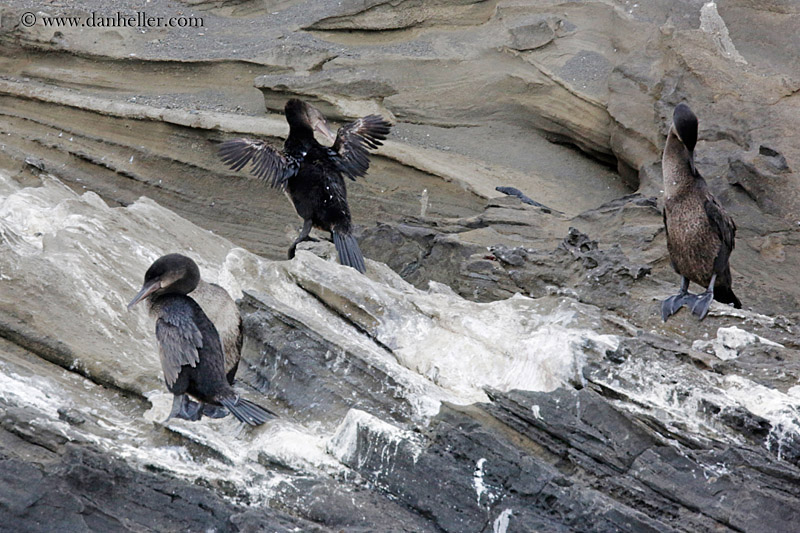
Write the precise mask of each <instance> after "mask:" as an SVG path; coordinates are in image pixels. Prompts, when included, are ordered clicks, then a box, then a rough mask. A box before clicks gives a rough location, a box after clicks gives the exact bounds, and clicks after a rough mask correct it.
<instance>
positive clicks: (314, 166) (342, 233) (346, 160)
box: [219, 98, 391, 273]
mask: <svg viewBox="0 0 800 533" xmlns="http://www.w3.org/2000/svg"><path fill="white" fill-rule="evenodd" d="M284 111H285V114H286V121H287V122H288V123H289V137H288V138H287V139H286V142H285V143H284V145H283V151H278V150H275V149H274V148H272V147H270V146H269V145H267V144H266V143H264V142H263V141H252V140H250V139H234V140H231V141H226V142H224V143H222V145H221V146H220V149H219V154H220V157H221V158H222V160H223V161H225V163H227V164H228V165H230V168H231V169H233V170H241V169H242V168H244V167H245V165H247V164H248V163H250V165H251V172H252V173H253V174H254V175H255V176H257V177H259V178H261V179H262V180H264V181H266V182H267V183H268V184H269V185H270V186H271V187H275V188H279V189H283V190H285V191H286V192H287V193H288V196H289V198H290V199H291V201H292V203H293V204H294V208H295V210H296V211H297V214H298V215H300V217H301V218H302V219H303V229H302V231H301V232H300V236H299V237H298V238H297V239H296V240H295V241H294V242H293V243H292V246H291V247H290V248H289V254H288V255H289V259H291V258H293V257H294V254H295V250H296V248H297V245H298V244H300V243H301V242H303V241H305V240H309V239H310V238H309V233H310V232H311V228H312V227H315V228H318V229H321V230H324V231H329V232H331V235H332V236H333V242H334V244H335V245H336V251H337V253H338V255H339V262H340V263H342V264H343V265H347V266H351V267H353V268H355V269H356V270H358V271H359V272H362V273H363V272H365V270H366V267H365V266H364V257H363V256H362V255H361V250H360V249H359V247H358V242H357V241H356V239H355V237H353V235H352V231H353V226H352V222H351V219H350V207H349V206H348V205H347V189H346V188H345V183H344V177H345V176H346V177H348V178H350V179H352V180H355V179H356V178H357V177H360V176H364V175H365V174H366V173H367V169H368V168H369V150H370V149H373V148H377V147H378V146H380V145H381V144H383V143H382V142H381V141H383V140H385V139H386V135H387V134H388V133H389V129H390V128H391V124H389V123H388V122H386V121H385V120H383V119H382V118H381V117H379V116H378V115H369V116H367V117H364V118H360V119H358V120H355V121H353V122H350V123H349V124H345V125H344V126H342V127H341V128H339V131H338V132H337V134H336V136H335V137H334V136H333V133H332V132H331V131H330V130H329V129H328V126H327V122H326V121H325V117H323V116H322V113H320V112H319V111H318V110H317V109H316V108H314V107H313V106H311V105H309V104H307V103H305V102H303V101H301V100H298V99H296V98H293V99H291V100H289V101H288V102H286V107H285V110H284ZM314 130H317V131H319V132H320V133H322V134H323V135H325V136H326V137H327V138H328V139H330V140H331V141H333V146H332V147H331V148H327V147H325V146H323V145H321V144H319V143H318V142H317V141H316V139H314Z"/></svg>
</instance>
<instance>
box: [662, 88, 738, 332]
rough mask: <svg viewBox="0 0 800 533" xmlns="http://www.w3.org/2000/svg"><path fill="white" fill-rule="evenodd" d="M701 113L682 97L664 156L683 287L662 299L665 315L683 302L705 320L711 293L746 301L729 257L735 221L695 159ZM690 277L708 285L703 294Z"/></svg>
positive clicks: (667, 219)
mask: <svg viewBox="0 0 800 533" xmlns="http://www.w3.org/2000/svg"><path fill="white" fill-rule="evenodd" d="M695 144H697V117H696V116H695V114H694V113H693V112H692V110H691V109H690V108H689V106H688V105H686V104H684V103H681V104H678V106H677V107H675V111H674V112H673V114H672V126H671V127H670V129H669V134H668V135H667V143H666V145H665V146H664V155H663V157H662V160H661V164H662V165H661V166H662V172H663V174H664V195H665V197H666V199H665V201H664V229H665V230H666V233H667V249H668V250H669V258H670V261H671V263H672V267H673V268H674V269H675V271H676V272H677V273H678V274H680V275H681V289H680V292H679V293H678V294H676V295H675V296H670V297H669V298H667V299H666V300H664V302H662V304H661V318H662V319H663V320H664V321H666V320H667V318H669V317H670V316H671V315H672V314H674V313H675V312H677V311H678V309H680V308H681V307H682V306H684V305H687V306H688V307H689V308H690V309H691V310H692V313H693V314H694V315H696V316H698V317H699V318H700V320H702V319H703V318H705V316H706V313H708V308H709V306H710V305H711V299H712V298H713V299H715V300H717V301H718V302H722V303H732V304H733V306H734V307H736V308H737V309H739V308H741V307H742V303H741V302H740V301H739V298H737V297H736V295H735V294H734V293H733V290H732V289H731V268H730V265H729V263H728V260H729V258H730V255H731V251H733V246H734V238H735V236H736V224H735V223H734V222H733V219H732V218H731V217H730V215H728V213H726V212H725V209H723V207H722V206H721V205H720V203H719V202H718V201H717V199H716V198H715V197H714V195H713V194H711V192H710V191H709V190H708V186H707V185H706V181H705V180H704V179H703V177H702V176H701V175H700V173H699V172H698V171H697V168H696V167H695V164H694V147H695ZM689 281H693V282H695V283H697V284H698V285H701V286H703V287H707V288H706V291H705V292H704V293H702V294H697V295H695V294H690V293H689Z"/></svg>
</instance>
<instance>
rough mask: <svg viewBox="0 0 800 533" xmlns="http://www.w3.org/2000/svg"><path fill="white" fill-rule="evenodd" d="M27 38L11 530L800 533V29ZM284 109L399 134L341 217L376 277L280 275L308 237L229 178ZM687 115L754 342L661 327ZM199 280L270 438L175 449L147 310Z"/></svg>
mask: <svg viewBox="0 0 800 533" xmlns="http://www.w3.org/2000/svg"><path fill="white" fill-rule="evenodd" d="M95 4H96V5H95ZM1 9H2V11H0V21H1V22H2V30H1V31H2V33H0V46H2V48H3V52H4V53H3V55H2V57H1V58H0V69H1V71H2V74H3V77H2V79H0V114H1V115H2V121H0V130H1V131H2V134H3V135H2V142H0V246H2V250H3V251H2V255H0V332H2V334H1V335H0V337H2V338H0V368H2V372H0V380H2V384H1V385H2V386H0V404H2V414H0V461H2V463H3V466H2V468H0V516H2V520H0V524H2V526H0V529H7V530H9V531H53V530H54V529H56V528H59V527H60V528H66V529H69V530H71V531H81V530H101V529H102V530H114V531H116V530H133V531H150V530H152V531H165V530H172V531H184V530H192V531H194V530H197V531H199V530H203V531H206V530H215V531H261V530H271V531H272V530H275V531H284V530H285V531H290V530H303V531H328V530H330V531H340V530H346V531H389V530H391V531H398V530H404V531H493V532H511V531H672V530H675V531H705V530H715V531H770V532H772V531H793V530H795V529H796V526H795V523H796V522H797V520H798V518H799V517H798V515H800V492H799V491H800V489H798V487H800V484H798V481H800V469H799V468H798V465H799V464H800V440H798V439H800V427H799V426H798V424H800V422H798V408H799V407H800V389H798V387H797V383H798V381H797V380H798V374H799V373H800V367H799V366H798V362H799V361H800V357H799V355H800V354H799V353H798V347H799V346H800V337H798V334H797V327H798V325H797V320H798V314H797V311H796V309H797V300H798V297H800V289H798V284H797V272H798V266H800V254H799V253H798V242H800V239H798V236H800V231H798V220H797V212H798V207H800V205H798V204H800V197H799V196H798V190H800V188H799V187H798V186H799V185H800V183H798V181H799V180H800V178H798V174H797V168H798V164H799V163H798V161H800V157H798V149H797V146H796V145H795V143H793V142H792V138H793V133H794V132H795V131H797V129H798V124H797V120H798V117H800V113H798V109H797V106H798V99H797V92H798V88H800V72H799V71H797V68H798V67H797V65H796V64H795V62H794V61H793V60H792V59H793V58H794V57H796V56H797V53H798V52H800V41H798V37H797V34H796V32H795V31H793V28H795V27H796V26H797V22H798V16H800V13H798V10H797V8H796V7H794V5H793V4H792V3H791V2H769V3H764V2H750V1H746V0H741V1H731V2H720V3H719V4H713V3H706V4H704V3H702V2H695V1H685V2H684V1H680V2H642V3H640V4H636V3H633V2H621V1H614V2H584V3H560V2H524V1H475V0H470V1H460V2H415V1H410V0H408V1H401V2H386V1H382V0H372V1H369V2H363V1H359V2H348V1H344V2H327V1H326V2H305V1H301V0H297V1H280V2H249V1H245V2H185V3H181V4H177V3H176V4H160V3H159V4H158V5H152V6H151V5H150V4H147V7H146V8H143V9H145V11H146V12H147V14H148V15H152V16H162V15H163V16H165V17H169V16H178V15H180V16H184V17H187V18H202V19H203V26H202V28H199V27H193V28H189V27H184V28H169V29H168V28H143V29H124V28H109V27H103V28H99V27H94V28H87V27H82V28H81V27H66V26H63V27H60V28H59V29H56V28H54V27H52V26H47V25H45V23H44V22H43V20H44V18H45V17H48V16H56V15H70V16H81V17H83V16H89V14H90V13H92V12H95V13H96V14H98V15H99V14H104V15H108V16H112V15H113V14H114V12H115V11H116V10H119V11H122V12H125V11H126V10H130V9H131V8H130V7H129V6H127V5H122V4H121V3H120V5H118V6H117V5H115V4H108V3H100V2H97V3H93V2H86V3H84V5H83V7H82V8H80V9H77V8H67V7H57V6H47V7H42V6H41V5H38V4H35V3H31V2H26V1H24V0H21V1H16V0H14V1H12V2H11V3H10V4H9V5H8V6H6V7H3V8H1ZM25 12H32V13H34V14H35V16H36V17H37V23H36V24H34V25H33V26H31V27H25V26H24V25H23V24H21V23H20V20H21V18H20V17H21V16H22V14H23V13H25ZM254 86H255V87H254ZM292 95H299V96H300V97H302V98H305V99H308V100H310V101H311V102H313V103H314V104H315V105H317V106H318V107H320V109H322V110H323V111H324V112H325V113H326V114H327V115H328V116H331V117H333V118H334V119H337V120H346V119H348V118H350V117H354V116H358V115H362V114H366V113H372V112H379V113H382V114H383V115H385V116H387V117H392V118H393V119H394V120H395V121H396V127H395V130H394V133H393V136H392V138H391V139H390V140H389V141H388V142H387V143H386V146H384V147H383V148H381V150H380V151H379V152H378V155H377V156H376V157H375V158H374V161H373V166H372V167H371V169H370V174H369V176H368V177H367V178H366V179H364V180H361V181H359V182H357V183H354V184H352V186H351V187H350V197H351V205H352V207H353V213H354V219H355V222H356V223H357V224H358V225H359V226H360V228H359V232H360V241H361V244H362V248H363V250H364V252H365V256H367V257H368V259H370V261H368V275H367V276H366V277H364V276H361V275H359V274H358V273H357V272H355V271H354V270H352V269H348V268H344V267H340V266H339V265H337V264H336V262H335V259H333V256H335V254H333V253H332V246H331V245H330V244H329V243H327V242H321V243H315V244H308V245H303V246H301V250H300V251H299V252H298V255H297V257H296V258H295V259H294V260H293V261H282V260H279V259H282V258H283V257H285V255H284V254H285V250H286V248H287V247H288V244H289V243H290V242H291V240H292V239H293V237H294V235H295V232H296V230H297V228H295V226H296V225H297V224H295V221H296V218H295V215H294V214H293V212H292V211H291V207H290V206H289V205H288V203H287V202H286V201H285V200H284V199H283V198H282V197H281V196H280V195H276V194H272V193H270V192H269V191H267V190H265V189H264V188H263V186H262V185H261V184H259V183H257V182H256V181H255V180H250V179H248V178H247V177H245V176H244V175H232V174H231V173H229V172H227V171H225V169H224V167H223V166H222V164H221V163H220V162H219V161H218V160H217V158H216V155H215V149H216V148H215V147H216V143H217V142H219V141H220V140H222V139H224V138H229V137H231V136H233V135H250V136H261V137H265V138H267V139H271V140H273V141H274V142H276V143H279V142H280V138H281V137H282V136H284V135H285V134H286V126H285V123H284V122H283V120H282V118H281V117H280V115H279V114H278V113H277V111H278V110H279V109H280V108H281V107H282V105H283V102H284V101H285V99H286V98H287V97H288V96H292ZM681 100H687V101H689V102H690V103H691V105H692V107H693V109H694V110H695V111H696V112H697V114H698V116H699V117H700V143H699V144H698V148H697V154H698V161H697V162H698V167H699V169H700V170H701V172H702V173H703V174H704V175H705V176H707V178H708V180H709V183H710V185H711V187H712V189H713V190H714V192H715V193H716V194H717V195H718V197H719V198H720V199H721V201H722V202H723V203H724V204H725V206H726V208H727V209H728V210H729V211H730V212H731V213H732V214H733V216H734V217H735V219H736V222H737V225H738V226H739V233H738V237H739V238H738V240H737V248H736V250H735V251H734V253H733V257H732V261H731V262H732V267H733V271H734V285H735V288H736V292H737V294H738V295H739V296H740V298H741V299H742V301H743V302H744V304H745V310H733V309H732V308H729V307H726V306H722V305H719V304H714V305H713V306H712V308H711V312H710V313H709V316H708V318H707V319H706V320H705V321H703V322H702V323H698V322H697V321H695V320H694V318H693V317H691V316H688V313H686V312H681V313H679V314H678V315H676V316H675V317H673V318H672V319H670V321H669V322H668V323H667V324H662V323H661V321H660V317H659V315H658V301H659V300H660V299H661V298H663V297H664V296H666V295H667V294H669V293H670V292H672V291H674V290H675V289H676V288H677V283H678V280H677V276H676V275H675V274H674V273H672V272H671V270H670V268H669V266H668V261H667V257H666V246H665V242H664V237H663V231H662V225H661V217H660V213H659V209H658V198H659V196H660V169H659V162H660V150H661V146H662V144H663V135H664V133H665V131H666V124H667V119H668V117H669V116H670V113H671V110H672V107H673V106H674V105H675V104H676V103H678V102H679V101H681ZM265 104H266V108H267V111H268V114H267V115H266V116H264V114H263V109H264V105H265ZM498 186H513V187H516V188H518V189H520V190H521V191H522V192H523V193H525V194H527V195H528V196H530V197H531V198H533V200H535V201H536V202H539V203H540V204H543V205H544V206H545V207H541V206H534V205H528V204H525V203H523V202H521V201H520V200H519V199H517V198H515V197H510V196H504V195H501V194H500V193H498V192H496V191H495V188H496V187H498ZM142 196H144V197H143V198H140V197H142ZM174 251H180V252H182V253H186V254H188V255H190V256H192V257H193V258H194V259H195V260H197V261H198V263H199V265H200V267H201V271H202V274H203V277H204V278H205V279H206V280H207V281H212V282H217V283H220V284H221V285H223V286H224V287H225V288H226V289H227V290H228V291H229V292H230V293H231V294H232V295H233V296H234V297H235V298H238V299H239V305H240V309H241V311H242V313H243V318H244V327H245V333H246V341H245V347H244V361H245V362H246V364H244V365H243V368H242V369H241V370H240V374H239V381H238V384H237V387H238V388H239V389H240V390H241V391H242V392H243V393H244V394H245V395H247V396H249V397H251V398H253V399H257V400H258V401H259V402H260V403H263V404H265V405H268V406H269V407H270V408H271V409H273V410H275V411H276V412H278V413H279V414H280V415H281V418H280V419H279V420H278V421H276V422H274V423H270V424H269V425H268V426H267V427H262V428H258V429H248V428H243V427H241V425H240V424H238V423H236V422H235V421H234V420H229V419H223V420H208V419H204V420H203V421H201V422H198V423H187V422H184V421H170V422H169V423H167V424H163V423H161V422H160V420H163V418H164V417H165V416H166V413H167V411H168V407H169V403H170V401H171V400H170V397H169V395H167V394H165V390H164V387H163V385H162V382H161V378H160V370H159V363H158V358H157V356H156V349H155V345H154V339H153V335H152V331H151V329H152V325H151V324H149V322H148V319H147V317H146V316H145V312H144V311H143V310H138V311H137V310H135V311H134V312H130V313H129V312H127V311H126V310H125V304H126V302H127V301H128V300H129V299H130V298H131V297H132V295H133V294H135V292H136V290H137V289H138V287H139V285H140V283H141V278H142V275H143V273H144V271H145V269H146V268H147V266H148V265H149V264H150V262H152V260H153V259H155V258H156V257H158V256H159V255H161V254H163V253H168V252H174Z"/></svg>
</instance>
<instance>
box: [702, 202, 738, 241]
mask: <svg viewBox="0 0 800 533" xmlns="http://www.w3.org/2000/svg"><path fill="white" fill-rule="evenodd" d="M704 207H705V210H706V215H707V216H708V221H709V223H710V224H711V227H712V228H713V230H714V231H715V232H716V233H717V235H719V238H720V240H721V241H722V245H723V246H724V247H726V248H727V250H728V252H729V253H730V251H731V250H733V247H734V245H735V243H734V239H735V237H736V223H735V222H734V221H733V218H731V216H730V215H729V214H728V213H726V212H725V209H724V208H723V207H722V206H721V205H720V204H719V202H718V201H717V199H716V198H714V197H713V196H712V195H711V194H708V195H706V200H705V203H704Z"/></svg>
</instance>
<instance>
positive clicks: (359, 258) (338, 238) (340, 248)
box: [333, 231, 367, 274]
mask: <svg viewBox="0 0 800 533" xmlns="http://www.w3.org/2000/svg"><path fill="white" fill-rule="evenodd" d="M333 244H334V245H336V252H337V253H338V254H339V262H340V263H341V264H343V265H346V266H349V267H353V268H355V269H356V270H358V271H359V272H361V273H362V274H363V273H364V272H366V271H367V267H366V265H364V256H363V255H361V248H359V247H358V241H357V240H356V238H355V237H353V234H352V233H340V232H338V231H334V232H333Z"/></svg>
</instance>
